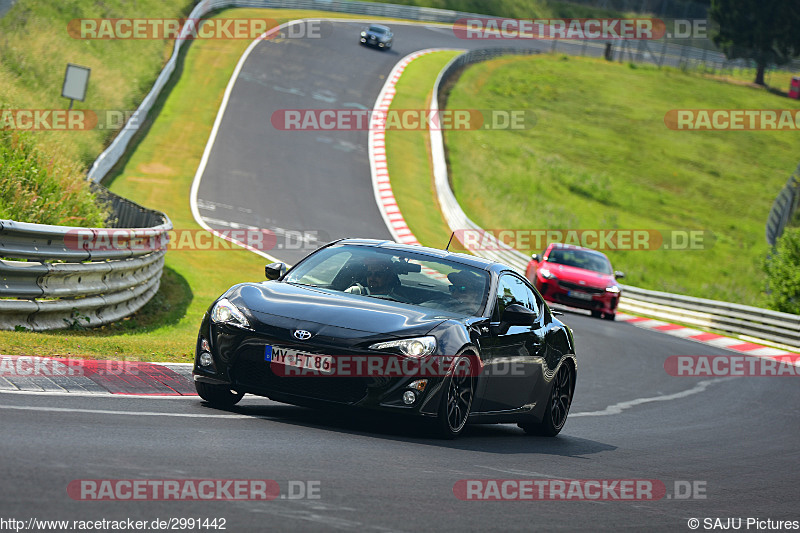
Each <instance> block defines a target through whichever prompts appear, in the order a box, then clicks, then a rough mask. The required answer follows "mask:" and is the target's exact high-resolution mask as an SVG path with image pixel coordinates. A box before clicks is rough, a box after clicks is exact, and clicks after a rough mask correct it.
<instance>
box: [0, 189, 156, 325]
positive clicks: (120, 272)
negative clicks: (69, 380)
mask: <svg viewBox="0 0 800 533" xmlns="http://www.w3.org/2000/svg"><path fill="white" fill-rule="evenodd" d="M97 192H98V195H99V196H100V197H101V198H103V199H104V200H106V201H107V202H108V203H109V204H110V205H111V215H112V220H111V226H112V227H113V228H115V229H120V228H130V229H128V230H126V231H125V235H126V236H129V237H131V238H132V239H129V240H127V242H125V241H122V242H120V241H119V240H118V241H117V242H116V243H115V245H114V246H113V247H110V246H109V247H106V248H103V249H97V250H93V249H91V248H90V247H88V246H84V247H83V248H78V246H77V245H76V243H77V239H74V238H70V237H73V236H74V235H75V234H76V232H78V231H80V232H82V233H83V232H85V233H86V234H97V233H98V232H101V231H103V230H102V229H98V228H75V227H69V226H51V225H45V224H30V223H26V222H15V221H13V220H0V258H2V259H0V329H6V330H13V329H15V328H17V327H23V328H25V329H29V330H33V331H42V330H48V329H60V328H65V327H70V326H73V325H80V326H98V325H102V324H107V323H109V322H113V321H115V320H119V319H120V318H122V317H125V316H128V315H130V314H132V313H134V312H136V311H137V310H138V309H139V308H141V307H142V306H143V305H144V304H146V303H147V302H148V301H149V300H150V298H152V297H153V295H154V294H155V293H156V292H157V291H158V287H159V285H160V282H161V273H162V271H163V268H164V254H165V253H166V251H165V250H164V249H158V250H156V251H153V250H152V249H150V248H145V247H141V246H137V245H136V244H135V239H136V238H147V239H156V240H157V242H166V239H167V238H168V234H167V232H168V231H169V230H171V229H172V223H171V222H170V220H169V218H168V217H167V216H166V215H164V214H163V213H159V212H157V211H153V210H150V209H145V208H143V207H141V206H139V205H137V204H135V203H133V202H131V201H129V200H126V199H124V198H121V197H119V196H116V195H114V194H112V193H110V192H108V191H105V190H102V189H100V188H99V187H98V188H97Z"/></svg>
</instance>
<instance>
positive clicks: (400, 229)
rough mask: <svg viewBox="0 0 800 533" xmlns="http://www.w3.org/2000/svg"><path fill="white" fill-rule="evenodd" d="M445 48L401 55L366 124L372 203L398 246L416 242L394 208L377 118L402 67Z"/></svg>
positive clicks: (382, 128) (382, 134)
mask: <svg viewBox="0 0 800 533" xmlns="http://www.w3.org/2000/svg"><path fill="white" fill-rule="evenodd" d="M447 50H449V49H444V48H429V49H426V50H419V51H417V52H414V53H412V54H409V55H407V56H405V57H404V58H403V59H401V60H400V61H399V62H398V63H397V64H396V65H395V66H394V68H393V69H392V71H391V72H390V73H389V75H388V76H387V78H386V83H384V85H383V88H382V89H381V92H380V93H379V94H378V99H377V100H376V101H375V105H374V106H373V108H374V110H375V112H374V113H373V114H372V117H371V119H370V123H369V137H368V141H367V150H368V154H369V166H370V170H371V173H372V189H373V192H374V193H375V201H376V202H377V204H378V209H379V210H380V212H381V216H383V220H384V222H386V227H387V228H389V232H390V233H391V234H392V238H393V239H394V240H395V241H396V242H399V243H403V244H413V245H417V246H420V243H419V241H418V240H417V238H416V237H415V236H414V234H413V233H412V232H411V230H410V229H409V227H408V224H407V223H406V220H405V218H403V215H402V213H400V208H399V207H398V206H397V199H395V197H394V193H393V192H392V184H391V182H390V181H389V169H388V167H387V164H386V124H385V122H383V121H381V120H380V118H379V117H380V116H385V115H386V112H387V111H388V110H389V106H391V105H392V100H393V99H394V96H395V94H397V89H396V88H395V87H396V86H397V82H398V81H399V80H400V77H401V76H402V75H403V71H404V70H405V69H406V67H407V66H408V65H409V64H410V63H411V62H412V61H414V60H415V59H417V58H419V57H422V56H424V55H427V54H430V53H433V52H443V51H447Z"/></svg>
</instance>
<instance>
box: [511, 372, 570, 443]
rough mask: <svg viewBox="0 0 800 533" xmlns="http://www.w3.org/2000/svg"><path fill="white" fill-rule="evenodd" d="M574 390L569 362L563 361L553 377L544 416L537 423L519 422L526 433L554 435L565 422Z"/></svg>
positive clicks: (544, 435)
mask: <svg viewBox="0 0 800 533" xmlns="http://www.w3.org/2000/svg"><path fill="white" fill-rule="evenodd" d="M574 392H575V374H574V373H573V372H572V368H570V366H569V364H567V363H563V364H562V365H561V368H559V369H558V373H557V374H556V377H555V378H554V379H553V387H552V388H551V389H550V397H549V398H548V400H547V409H546V410H545V413H544V418H543V419H542V421H541V422H539V423H525V424H519V427H521V428H522V429H523V430H524V431H525V433H527V434H528V435H539V436H542V437H555V436H556V435H558V434H559V432H561V429H562V428H563V427H564V424H565V423H566V422H567V415H568V414H569V407H570V405H572V395H573V393H574Z"/></svg>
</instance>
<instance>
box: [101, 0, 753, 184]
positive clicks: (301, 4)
mask: <svg viewBox="0 0 800 533" xmlns="http://www.w3.org/2000/svg"><path fill="white" fill-rule="evenodd" d="M235 7H248V8H269V9H307V10H316V11H331V12H335V13H348V14H353V15H366V16H369V17H387V18H395V19H405V20H416V21H424V22H440V23H452V22H456V21H457V20H459V19H463V18H487V17H489V15H481V14H477V13H468V12H463V11H452V10H447V9H436V8H428V7H417V6H406V5H396V4H383V3H371V2H359V1H354V0H352V1H351V0H203V1H202V2H200V3H199V4H197V6H195V8H194V9H193V10H192V12H191V13H190V14H189V16H188V18H189V19H199V18H202V17H203V16H205V15H207V14H208V13H211V12H212V11H216V10H220V9H226V8H235ZM190 31H191V29H190V27H189V26H188V25H187V26H184V28H183V29H182V32H181V36H182V38H178V39H176V40H175V46H174V48H173V51H172V55H171V56H170V58H169V60H168V61H167V63H166V64H165V65H164V69H163V70H162V71H161V74H160V75H159V76H158V78H157V79H156V81H155V83H154V84H153V87H152V88H151V89H150V92H149V93H148V94H147V96H146V97H145V98H144V100H142V103H141V104H140V105H139V107H138V108H137V109H136V111H135V112H134V113H133V115H132V116H131V117H130V118H129V120H128V122H127V123H126V125H125V126H124V127H123V128H122V129H121V130H120V132H119V133H118V134H117V136H116V137H115V138H114V140H113V141H112V142H111V144H110V145H109V146H108V148H106V150H104V151H103V153H101V154H100V156H99V157H98V158H97V159H96V160H95V162H94V163H93V164H92V167H91V168H90V169H89V174H88V177H89V179H91V180H93V181H95V182H98V183H99V182H100V181H101V180H102V179H103V178H104V177H105V176H106V174H108V172H109V171H110V170H111V169H112V168H113V167H114V165H116V164H117V162H118V161H119V159H120V158H121V157H122V155H123V154H124V153H125V150H126V149H127V147H128V144H129V143H130V142H131V140H132V139H133V137H134V135H136V131H137V129H138V125H139V124H142V123H143V122H144V118H145V117H146V116H147V113H148V112H149V111H150V109H151V108H152V107H153V104H154V103H155V101H156V99H157V98H158V95H159V94H160V93H161V91H162V90H163V88H164V87H165V86H166V85H167V82H168V81H169V78H170V76H171V75H172V73H173V72H174V71H175V66H176V65H177V62H178V56H179V53H180V49H181V47H182V46H183V43H184V42H186V41H187V39H185V38H183V37H185V36H186V35H188V34H189V32H190ZM655 42H656V43H657V42H658V41H655ZM528 44H529V45H530V46H531V47H534V48H538V49H540V51H547V50H548V49H549V50H550V51H556V49H557V47H558V48H561V49H563V48H565V47H566V48H567V49H568V52H569V53H574V52H575V49H576V48H578V49H580V50H581V51H582V52H581V53H586V51H587V47H588V49H589V50H592V51H594V52H596V53H597V54H598V55H601V54H602V52H601V50H604V47H605V44H598V43H589V42H587V41H548V40H536V41H531V42H529V43H528ZM638 46H639V49H638V50H637V52H636V53H635V56H634V52H633V51H631V50H629V49H628V48H627V47H626V45H625V43H622V44H619V43H616V44H615V45H614V53H615V57H616V55H619V57H620V60H622V58H623V57H624V56H625V53H626V52H627V53H628V54H629V55H630V57H631V60H637V61H649V62H652V63H657V64H658V65H659V66H660V65H662V64H674V65H676V66H679V65H682V64H686V63H687V62H692V61H695V62H698V61H701V62H711V63H719V64H725V65H740V63H739V62H728V61H726V60H725V58H724V56H723V55H722V54H721V53H720V52H713V51H709V50H706V49H703V48H694V47H691V46H681V45H675V44H668V43H666V41H665V44H664V48H663V49H662V50H661V51H660V56H659V57H656V55H658V54H657V53H656V52H655V51H654V50H649V49H646V47H647V44H646V43H645V44H643V45H642V44H640V45H638ZM643 47H644V48H643ZM559 51H562V50H559ZM741 64H744V63H741Z"/></svg>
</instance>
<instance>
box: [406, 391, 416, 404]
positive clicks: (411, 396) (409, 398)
mask: <svg viewBox="0 0 800 533" xmlns="http://www.w3.org/2000/svg"><path fill="white" fill-rule="evenodd" d="M416 401H417V394H416V393H415V392H414V391H413V390H407V391H405V392H404V393H403V403H404V404H406V405H411V404H412V403H414V402H416Z"/></svg>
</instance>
